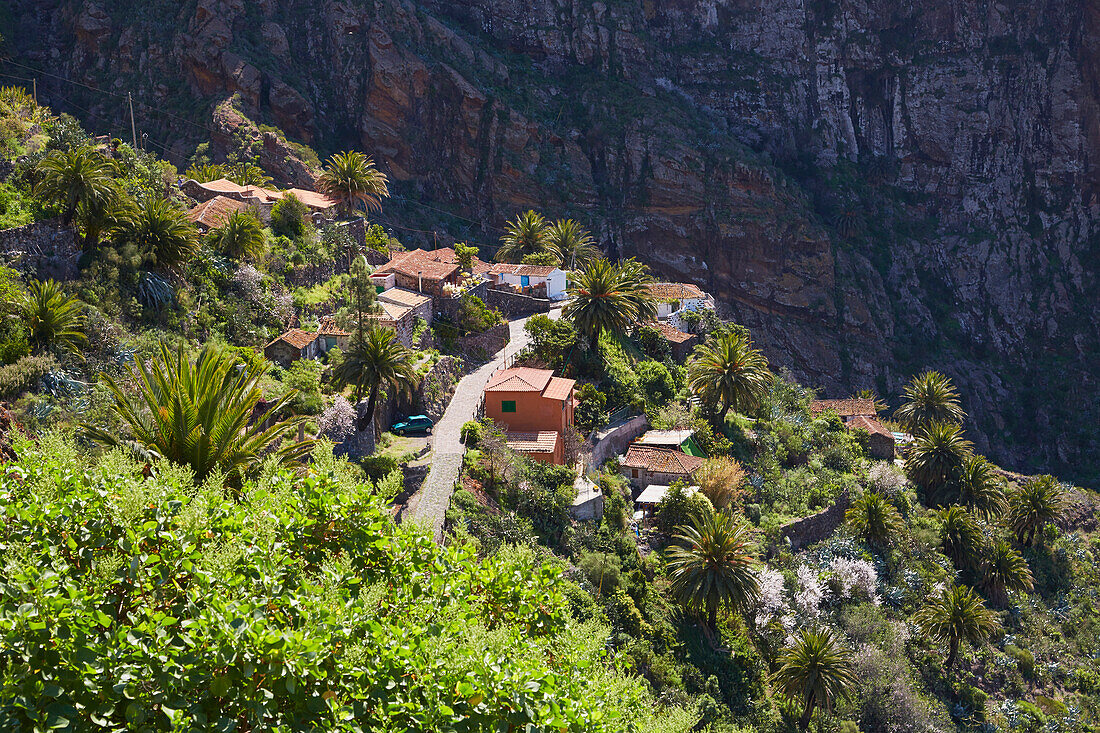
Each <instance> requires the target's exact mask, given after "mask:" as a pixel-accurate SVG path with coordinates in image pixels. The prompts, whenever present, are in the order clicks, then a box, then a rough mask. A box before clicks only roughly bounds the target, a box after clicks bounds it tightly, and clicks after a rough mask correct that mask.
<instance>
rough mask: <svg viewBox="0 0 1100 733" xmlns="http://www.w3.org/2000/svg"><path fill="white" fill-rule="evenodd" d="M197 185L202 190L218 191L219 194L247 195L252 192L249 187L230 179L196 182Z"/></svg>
mask: <svg viewBox="0 0 1100 733" xmlns="http://www.w3.org/2000/svg"><path fill="white" fill-rule="evenodd" d="M195 183H198V184H199V186H200V187H201V188H205V189H206V190H207V191H217V192H218V193H245V192H246V191H249V190H250V188H249V187H247V186H242V185H241V184H239V183H236V182H234V181H231V180H229V179H228V178H216V179H214V180H213V181H206V182H205V183H199V182H198V181H195Z"/></svg>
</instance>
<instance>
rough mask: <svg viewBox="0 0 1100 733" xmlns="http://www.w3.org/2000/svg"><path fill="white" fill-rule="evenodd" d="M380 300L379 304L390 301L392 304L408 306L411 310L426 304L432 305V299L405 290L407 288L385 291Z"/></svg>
mask: <svg viewBox="0 0 1100 733" xmlns="http://www.w3.org/2000/svg"><path fill="white" fill-rule="evenodd" d="M378 300H379V302H386V301H388V302H390V303H397V304H398V305H404V306H408V307H409V308H416V307H417V306H420V305H424V304H425V303H430V302H431V300H432V299H431V298H429V297H428V296H427V295H423V294H422V293H417V292H414V291H412V290H405V288H390V289H389V290H384V291H383V292H381V293H379V294H378Z"/></svg>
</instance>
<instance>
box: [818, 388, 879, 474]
mask: <svg viewBox="0 0 1100 733" xmlns="http://www.w3.org/2000/svg"><path fill="white" fill-rule="evenodd" d="M824 412H835V413H836V414H837V415H839V416H840V419H841V420H842V421H843V422H844V427H846V428H847V429H848V430H863V431H865V432H866V433H867V435H868V439H867V452H868V453H870V454H871V455H872V456H874V457H876V458H881V459H883V460H893V459H894V454H895V446H896V443H897V439H896V436H895V435H894V433H892V432H891V431H890V430H889V429H887V427H886V426H885V425H883V424H882V423H881V422H879V420H878V408H877V407H876V406H875V401H874V400H872V399H867V398H861V397H860V398H852V399H847V400H814V401H813V402H811V403H810V413H811V414H813V415H815V416H816V415H820V414H822V413H824Z"/></svg>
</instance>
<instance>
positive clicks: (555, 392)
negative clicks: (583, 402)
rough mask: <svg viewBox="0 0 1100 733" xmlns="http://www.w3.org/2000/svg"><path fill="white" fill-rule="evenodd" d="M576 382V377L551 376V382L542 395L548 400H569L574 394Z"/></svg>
mask: <svg viewBox="0 0 1100 733" xmlns="http://www.w3.org/2000/svg"><path fill="white" fill-rule="evenodd" d="M576 383H577V382H576V380H575V379H565V378H564V377H551V378H550V383H549V384H547V385H546V389H544V390H543V391H542V396H543V397H545V398H546V399H548V400H567V399H569V397H570V396H572V394H573V385H574V384H576Z"/></svg>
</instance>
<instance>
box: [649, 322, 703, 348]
mask: <svg viewBox="0 0 1100 733" xmlns="http://www.w3.org/2000/svg"><path fill="white" fill-rule="evenodd" d="M645 325H647V326H649V327H651V328H655V329H657V330H658V331H660V332H661V335H662V336H664V337H665V341H668V342H669V343H673V344H682V343H684V342H685V341H690V340H692V339H693V338H695V334H691V333H684V332H683V331H681V330H680V329H678V328H673V327H672V326H670V325H668V324H667V323H661V322H660V321H650V322H649V323H646V324H645Z"/></svg>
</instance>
